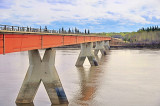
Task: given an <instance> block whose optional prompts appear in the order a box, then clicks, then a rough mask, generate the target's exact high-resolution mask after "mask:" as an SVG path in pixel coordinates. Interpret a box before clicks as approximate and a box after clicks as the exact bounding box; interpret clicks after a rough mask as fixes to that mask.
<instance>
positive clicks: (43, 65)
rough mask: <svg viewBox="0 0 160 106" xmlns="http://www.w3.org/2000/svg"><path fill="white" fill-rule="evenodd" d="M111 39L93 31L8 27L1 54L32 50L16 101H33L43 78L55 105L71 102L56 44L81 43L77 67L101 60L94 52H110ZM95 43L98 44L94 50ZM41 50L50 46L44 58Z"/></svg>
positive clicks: (2, 35)
mask: <svg viewBox="0 0 160 106" xmlns="http://www.w3.org/2000/svg"><path fill="white" fill-rule="evenodd" d="M27 30H28V28H27ZM110 40H111V38H109V37H104V36H95V35H91V34H88V35H86V34H63V33H44V32H28V31H24V30H23V31H19V28H18V31H17V30H16V31H15V30H14V28H13V27H12V30H11V31H8V30H7V28H6V26H5V27H4V30H2V29H1V30H0V54H6V53H12V52H21V51H28V55H29V64H30V65H29V68H28V71H27V74H26V77H25V79H24V81H23V84H22V87H21V89H20V91H19V94H18V96H17V99H16V103H32V102H33V99H34V97H35V94H36V92H37V90H38V87H39V85H40V82H41V81H42V82H43V84H44V86H45V89H46V91H47V93H48V96H49V98H50V100H51V103H52V104H64V103H68V100H67V97H66V94H65V92H64V89H63V86H62V84H61V81H60V79H59V76H58V74H57V71H56V68H55V54H56V51H55V50H54V49H53V47H58V46H64V45H73V44H81V52H80V55H79V57H78V59H77V62H76V66H83V63H84V61H85V59H86V57H87V58H88V60H89V62H90V64H91V66H97V65H98V63H97V61H96V58H95V56H94V55H97V54H98V51H101V53H102V55H106V54H107V51H108V50H109V48H110V46H109V41H110ZM93 42H96V47H95V49H94V52H93ZM38 49H46V50H45V54H44V57H43V59H41V57H40V54H39V51H38Z"/></svg>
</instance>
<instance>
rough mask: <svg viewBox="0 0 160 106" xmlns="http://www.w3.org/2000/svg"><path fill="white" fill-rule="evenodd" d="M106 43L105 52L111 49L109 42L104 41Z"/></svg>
mask: <svg viewBox="0 0 160 106" xmlns="http://www.w3.org/2000/svg"><path fill="white" fill-rule="evenodd" d="M103 42H104V48H105V50H109V49H110V45H109V41H106V40H105V41H103Z"/></svg>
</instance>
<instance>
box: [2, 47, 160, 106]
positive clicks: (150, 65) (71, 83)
mask: <svg viewBox="0 0 160 106" xmlns="http://www.w3.org/2000/svg"><path fill="white" fill-rule="evenodd" d="M43 52H44V51H43V50H41V51H40V53H41V55H43ZM79 52H80V50H76V49H63V50H62V49H61V50H57V51H56V64H55V66H56V69H57V72H58V74H59V77H60V80H61V82H62V85H63V88H64V90H65V93H66V95H67V98H68V101H69V106H160V50H159V49H154V50H153V49H134V50H131V49H119V50H110V52H109V54H108V55H107V56H101V55H100V54H99V55H98V57H96V58H97V60H98V62H99V66H97V67H95V66H94V67H90V64H89V62H88V60H86V61H85V63H84V66H83V67H79V68H77V67H76V66H75V63H76V59H77V58H78V55H79ZM28 66H29V61H28V53H27V52H18V53H10V54H6V55H0V106H16V104H15V99H16V97H17V95H18V92H19V89H20V87H21V84H22V82H23V79H24V77H25V74H26V72H27V69H28ZM17 106H21V105H17ZM22 106H24V105H22ZM25 106H33V104H32V105H25ZM34 106H51V103H50V100H49V98H48V96H47V93H46V91H45V88H44V86H43V84H42V83H41V85H40V88H39V89H38V92H37V94H36V96H35V99H34Z"/></svg>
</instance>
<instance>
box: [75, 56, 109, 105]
mask: <svg viewBox="0 0 160 106" xmlns="http://www.w3.org/2000/svg"><path fill="white" fill-rule="evenodd" d="M96 59H97V60H98V62H99V65H102V64H103V63H104V61H105V63H106V60H107V56H100V57H99V56H96ZM77 70H78V72H79V79H80V83H81V84H80V86H81V88H80V90H79V94H76V95H78V97H75V98H76V99H75V102H76V104H78V105H82V106H91V105H92V103H94V102H92V101H94V97H95V96H96V92H97V90H98V88H99V86H100V85H101V84H100V83H102V82H101V78H103V73H104V72H103V71H104V70H103V69H101V67H95V66H93V67H90V66H88V65H87V66H84V67H77Z"/></svg>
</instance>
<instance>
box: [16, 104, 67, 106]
mask: <svg viewBox="0 0 160 106" xmlns="http://www.w3.org/2000/svg"><path fill="white" fill-rule="evenodd" d="M16 106H35V105H34V103H16ZM51 106H68V104H60V105H55V104H51Z"/></svg>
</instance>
